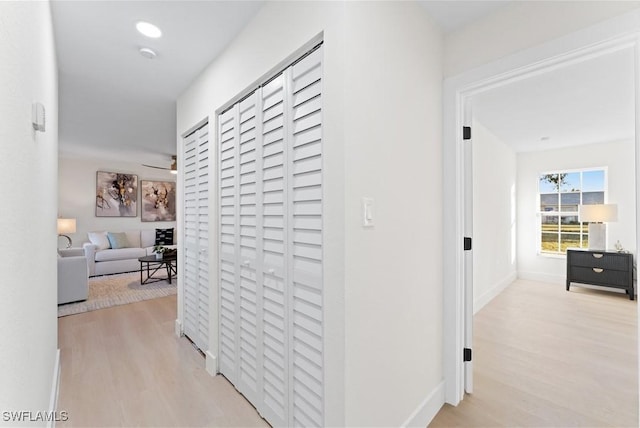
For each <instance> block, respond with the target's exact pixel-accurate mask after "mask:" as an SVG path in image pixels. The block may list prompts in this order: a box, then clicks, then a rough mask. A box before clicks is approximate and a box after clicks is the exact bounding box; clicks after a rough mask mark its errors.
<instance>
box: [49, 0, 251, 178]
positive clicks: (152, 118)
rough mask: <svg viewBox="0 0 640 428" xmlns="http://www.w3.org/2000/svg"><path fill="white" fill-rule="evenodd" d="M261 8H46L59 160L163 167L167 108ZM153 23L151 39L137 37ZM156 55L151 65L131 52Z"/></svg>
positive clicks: (159, 4) (170, 149)
mask: <svg viewBox="0 0 640 428" xmlns="http://www.w3.org/2000/svg"><path fill="white" fill-rule="evenodd" d="M262 5H263V2H262V1H185V0H183V1H97V0H87V1H62V0H54V1H53V2H52V14H53V25H54V33H55V41H56V50H57V54H58V68H59V82H60V88H59V98H60V105H59V114H60V122H59V141H60V151H61V153H62V154H70V153H73V154H76V155H78V154H79V155H83V154H89V153H90V154H92V155H95V154H96V153H97V152H98V153H100V154H101V155H102V156H105V157H110V158H122V157H123V156H130V155H134V156H136V158H137V159H138V160H139V161H141V162H142V163H154V164H159V165H161V166H169V163H170V156H171V154H175V151H176V147H175V141H176V128H175V113H176V107H175V101H176V99H177V97H178V96H179V95H180V93H181V92H182V91H183V90H184V89H186V87H187V86H188V84H189V83H190V82H191V81H193V80H194V79H195V77H196V76H197V75H198V74H199V73H200V72H201V71H202V70H203V69H204V68H205V66H206V65H207V64H209V63H210V62H211V61H212V60H213V59H214V58H215V57H216V56H218V55H219V54H220V53H221V52H222V51H223V50H224V48H225V47H226V46H227V45H228V44H229V42H230V41H231V40H233V38H234V37H235V36H236V35H237V34H238V33H239V32H240V31H241V30H242V29H243V28H244V27H245V25H246V24H247V23H248V22H249V20H250V19H251V18H252V17H253V16H254V15H255V13H256V12H257V11H258V10H259V8H260V7H261V6H262ZM139 20H145V21H149V22H151V23H154V24H155V25H157V26H158V27H160V29H161V30H162V32H163V36H162V37H161V38H159V39H149V38H146V37H145V36H143V35H141V34H139V33H138V32H137V31H136V29H135V23H136V22H137V21H139ZM141 47H149V48H151V49H153V50H155V51H156V52H157V57H156V58H155V59H153V60H149V59H146V58H144V57H142V56H141V55H140V54H139V52H138V50H139V49H140V48H141Z"/></svg>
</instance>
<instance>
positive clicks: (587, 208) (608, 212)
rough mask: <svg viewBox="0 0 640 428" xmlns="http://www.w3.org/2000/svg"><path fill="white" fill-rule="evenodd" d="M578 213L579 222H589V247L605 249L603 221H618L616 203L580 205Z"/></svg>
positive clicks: (591, 248)
mask: <svg viewBox="0 0 640 428" xmlns="http://www.w3.org/2000/svg"><path fill="white" fill-rule="evenodd" d="M578 215H579V217H580V222H588V223H589V249H590V250H603V251H604V250H606V249H607V225H606V224H605V223H608V222H613V221H618V205H616V204H596V205H580V206H579V207H578Z"/></svg>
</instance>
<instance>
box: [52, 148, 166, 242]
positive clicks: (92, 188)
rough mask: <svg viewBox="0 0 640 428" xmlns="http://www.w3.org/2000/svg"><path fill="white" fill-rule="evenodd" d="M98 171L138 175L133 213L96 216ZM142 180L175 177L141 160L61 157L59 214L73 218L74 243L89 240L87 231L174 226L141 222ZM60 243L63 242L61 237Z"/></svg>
mask: <svg viewBox="0 0 640 428" xmlns="http://www.w3.org/2000/svg"><path fill="white" fill-rule="evenodd" d="M98 171H107V172H121V173H126V174H136V175H137V176H138V215H137V216H136V217H96V213H95V201H96V197H95V196H96V173H97V172H98ZM142 180H160V181H173V182H175V181H176V176H175V175H173V174H171V173H170V172H169V171H163V170H158V169H152V168H147V167H144V166H142V163H141V162H140V163H136V162H132V160H131V158H126V160H125V161H120V160H114V159H108V158H101V159H98V158H76V157H60V159H59V170H58V181H59V183H58V189H59V193H58V206H59V208H58V216H59V217H63V218H75V219H76V233H72V234H69V237H70V238H71V239H72V241H73V246H74V247H81V246H82V243H83V242H88V241H89V240H88V238H87V232H92V231H108V232H122V231H126V230H136V229H155V228H160V229H164V228H169V227H175V225H176V222H163V221H158V222H156V221H153V222H143V221H142V220H141V218H142V217H141V209H142V200H141V196H142V195H141V190H140V189H141V186H142ZM59 245H60V246H61V247H62V246H64V245H66V240H65V239H64V238H61V239H60V242H59Z"/></svg>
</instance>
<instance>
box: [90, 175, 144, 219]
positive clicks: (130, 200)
mask: <svg viewBox="0 0 640 428" xmlns="http://www.w3.org/2000/svg"><path fill="white" fill-rule="evenodd" d="M137 215H138V176H137V175H134V174H122V173H117V172H103V171H98V172H97V174H96V217H136V216H137Z"/></svg>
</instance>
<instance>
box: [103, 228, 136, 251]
mask: <svg viewBox="0 0 640 428" xmlns="http://www.w3.org/2000/svg"><path fill="white" fill-rule="evenodd" d="M107 239H109V244H111V248H113V249H118V248H129V247H131V245H130V244H129V240H128V239H127V235H126V233H115V232H107Z"/></svg>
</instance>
